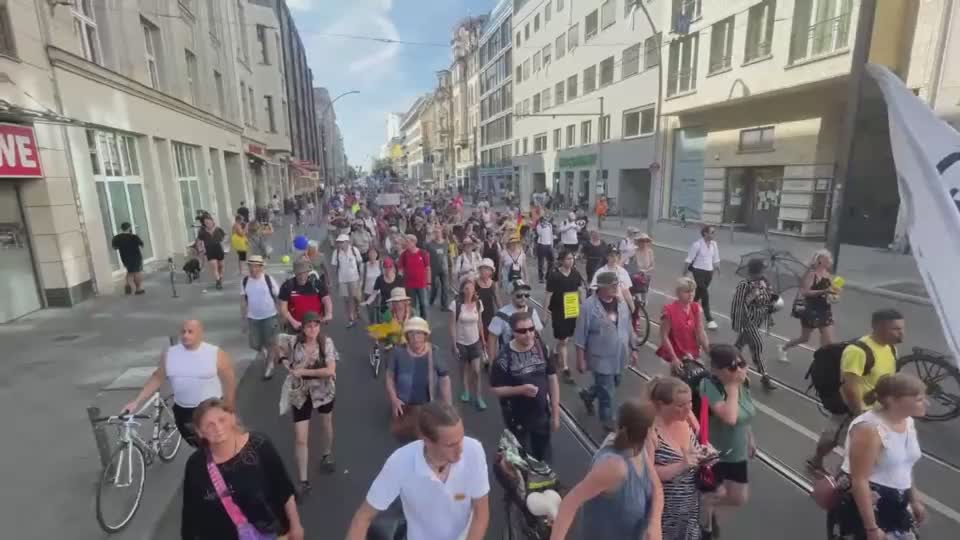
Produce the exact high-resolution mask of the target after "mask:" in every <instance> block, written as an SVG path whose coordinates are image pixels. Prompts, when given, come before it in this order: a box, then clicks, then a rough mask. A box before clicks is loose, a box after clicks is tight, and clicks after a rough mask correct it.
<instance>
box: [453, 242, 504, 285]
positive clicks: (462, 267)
mask: <svg viewBox="0 0 960 540" xmlns="http://www.w3.org/2000/svg"><path fill="white" fill-rule="evenodd" d="M482 260H483V258H482V257H481V256H480V253H478V252H477V242H476V240H474V239H473V238H472V237H470V236H468V237H466V238H464V240H463V251H462V252H461V253H460V255H459V256H458V257H457V259H456V260H455V261H454V262H453V270H454V275H455V277H456V278H457V281H460V280H461V279H463V278H464V277H465V276H468V275H470V274H476V273H477V272H478V271H479V270H480V261H482ZM494 273H496V268H494Z"/></svg>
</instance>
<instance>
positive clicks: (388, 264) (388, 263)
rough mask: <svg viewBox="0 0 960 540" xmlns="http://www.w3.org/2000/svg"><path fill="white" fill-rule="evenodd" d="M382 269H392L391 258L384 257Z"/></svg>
mask: <svg viewBox="0 0 960 540" xmlns="http://www.w3.org/2000/svg"><path fill="white" fill-rule="evenodd" d="M383 267H384V268H393V257H384V258H383Z"/></svg>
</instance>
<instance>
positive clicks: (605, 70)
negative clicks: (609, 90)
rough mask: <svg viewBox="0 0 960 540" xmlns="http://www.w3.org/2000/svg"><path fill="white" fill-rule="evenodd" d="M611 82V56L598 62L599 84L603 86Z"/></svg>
mask: <svg viewBox="0 0 960 540" xmlns="http://www.w3.org/2000/svg"><path fill="white" fill-rule="evenodd" d="M612 83H613V57H612V56H611V57H609V58H607V59H605V60H604V61H602V62H600V86H601V87H604V86H607V85H608V84H612Z"/></svg>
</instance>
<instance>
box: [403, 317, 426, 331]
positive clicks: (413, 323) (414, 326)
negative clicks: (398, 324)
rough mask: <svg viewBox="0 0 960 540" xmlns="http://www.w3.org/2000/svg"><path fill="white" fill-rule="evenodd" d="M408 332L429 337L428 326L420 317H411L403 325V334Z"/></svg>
mask: <svg viewBox="0 0 960 540" xmlns="http://www.w3.org/2000/svg"><path fill="white" fill-rule="evenodd" d="M410 332H423V333H424V334H426V335H428V336H429V335H430V324H429V323H428V322H427V321H425V320H423V319H421V318H420V317H411V318H410V319H409V320H407V322H405V323H404V324H403V333H404V334H409V333H410Z"/></svg>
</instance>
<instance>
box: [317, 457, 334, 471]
mask: <svg viewBox="0 0 960 540" xmlns="http://www.w3.org/2000/svg"><path fill="white" fill-rule="evenodd" d="M320 470H322V471H323V472H325V473H327V474H332V473H334V472H336V471H337V461H336V460H335V459H333V455H332V454H324V455H323V457H321V458H320Z"/></svg>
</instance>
